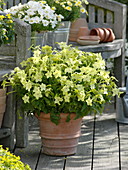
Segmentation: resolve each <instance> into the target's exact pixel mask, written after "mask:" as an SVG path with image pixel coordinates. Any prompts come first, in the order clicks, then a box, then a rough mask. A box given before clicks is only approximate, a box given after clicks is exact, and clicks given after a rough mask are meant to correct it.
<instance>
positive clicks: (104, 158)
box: [93, 113, 119, 170]
mask: <svg viewBox="0 0 128 170" xmlns="http://www.w3.org/2000/svg"><path fill="white" fill-rule="evenodd" d="M94 142H95V144H94V161H93V169H94V170H100V169H101V170H102V169H104V170H108V169H113V170H117V169H119V146H118V144H119V142H118V133H117V125H116V123H115V115H114V114H112V113H111V114H110V113H109V114H103V115H102V116H97V119H96V126H95V140H94Z"/></svg>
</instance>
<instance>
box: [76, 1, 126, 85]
mask: <svg viewBox="0 0 128 170" xmlns="http://www.w3.org/2000/svg"><path fill="white" fill-rule="evenodd" d="M88 2H89V5H88V6H87V7H86V9H87V11H88V16H86V19H87V22H88V26H89V29H90V30H91V29H93V28H97V27H99V28H111V29H112V30H113V32H114V34H115V37H116V39H115V40H114V41H113V42H109V43H100V44H98V45H91V46H79V49H81V50H84V51H88V52H100V53H101V54H102V57H103V58H104V59H108V58H114V75H115V77H116V78H117V79H118V81H119V82H118V85H119V86H123V85H124V66H125V43H126V18H127V7H126V5H124V4H121V3H118V2H116V1H112V0H88ZM82 17H85V15H82Z"/></svg>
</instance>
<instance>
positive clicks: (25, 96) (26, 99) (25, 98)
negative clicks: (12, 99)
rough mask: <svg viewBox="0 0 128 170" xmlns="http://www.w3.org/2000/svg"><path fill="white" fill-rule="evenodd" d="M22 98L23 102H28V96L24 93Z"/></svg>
mask: <svg viewBox="0 0 128 170" xmlns="http://www.w3.org/2000/svg"><path fill="white" fill-rule="evenodd" d="M22 100H23V101H24V103H29V96H27V95H26V94H25V95H24V96H23V97H22Z"/></svg>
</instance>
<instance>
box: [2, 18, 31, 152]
mask: <svg viewBox="0 0 128 170" xmlns="http://www.w3.org/2000/svg"><path fill="white" fill-rule="evenodd" d="M15 33H16V34H15V41H14V42H13V43H11V44H8V45H4V46H1V47H0V81H2V80H3V77H2V76H3V75H4V74H6V73H10V72H11V70H12V69H13V68H14V67H16V66H19V63H20V62H21V61H22V60H24V59H25V58H27V57H29V56H30V51H29V50H28V48H29V47H30V43H31V42H30V37H31V27H30V25H28V24H26V23H24V22H22V21H19V20H18V19H16V20H15ZM10 90H11V87H9V88H8V90H7V91H8V92H9V91H10ZM6 105H7V106H6V111H5V114H4V119H3V122H2V128H0V144H2V145H4V147H7V146H8V147H9V148H10V150H12V149H13V148H14V146H15V142H14V141H15V136H16V139H19V140H16V145H19V144H18V142H19V141H20V137H19V136H20V135H21V137H22V139H23V140H24V138H26V139H27V136H25V137H24V138H23V135H25V134H28V131H26V133H24V131H22V133H21V134H20V132H21V129H22V130H24V129H27V128H26V127H28V122H27V119H25V118H24V117H23V119H21V122H23V124H24V125H23V127H22V125H21V124H22V123H20V119H19V117H18V115H17V114H15V112H16V111H17V110H18V107H19V106H18V103H16V99H15V96H14V94H9V95H8V96H7V101H6ZM25 126H26V127H25ZM15 127H16V128H15ZM19 128H20V129H19ZM19 131H20V132H19ZM22 134H23V135H22ZM24 141H25V140H24ZM21 142H22V141H21ZM23 145H24V146H27V143H23V142H22V146H23Z"/></svg>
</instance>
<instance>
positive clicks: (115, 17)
mask: <svg viewBox="0 0 128 170" xmlns="http://www.w3.org/2000/svg"><path fill="white" fill-rule="evenodd" d="M27 1H28V0H22V3H25V2H27ZM5 2H7V5H6V6H5V7H4V8H10V7H11V6H13V5H15V4H18V3H19V2H21V1H20V0H16V1H15V0H5ZM88 2H89V5H88V6H87V7H86V9H87V11H88V16H87V17H86V16H85V15H82V17H86V18H87V22H88V26H89V29H92V28H95V27H106V28H108V27H109V28H112V30H113V31H114V33H115V36H116V40H114V41H113V42H110V43H101V44H98V45H91V46H78V47H79V49H80V50H84V51H88V52H100V53H101V54H102V56H103V58H105V59H108V58H114V74H115V76H116V77H117V79H118V80H119V83H118V85H119V86H123V85H124V65H125V61H124V59H125V41H126V40H125V38H126V5H123V4H120V3H117V2H115V1H111V0H88ZM16 23H17V24H16V25H17V26H16V44H15V46H14V47H8V46H7V47H4V48H3V47H1V48H0V55H1V56H2V57H3V56H9V57H7V58H9V59H10V58H11V57H12V56H15V57H14V58H15V59H14V60H15V61H14V63H15V66H18V65H19V63H20V61H22V60H23V59H25V58H26V57H29V54H28V51H27V49H28V47H29V45H30V35H31V29H30V26H28V25H27V24H25V23H23V22H20V23H19V22H16ZM5 49H9V53H8V54H6V52H7V51H8V50H5ZM11 53H14V54H13V55H11ZM4 70H8V63H6V69H4ZM1 73H2V72H1ZM9 100H10V99H9ZM11 104H13V102H12V103H11ZM17 106H19V104H17ZM8 107H9V106H8V105H7V108H8ZM7 110H8V109H7ZM16 110H18V107H16ZM10 112H11V113H7V111H6V114H5V115H7V118H5V119H4V123H3V127H2V128H3V129H4V127H5V128H6V127H8V126H7V124H8V123H7V122H11V128H12V127H13V126H12V122H15V124H16V128H15V129H16V146H17V147H25V146H26V145H27V141H28V120H27V118H26V117H23V119H19V118H18V117H16V121H14V120H13V121H12V120H9V119H8V115H9V114H11V116H12V115H13V114H14V112H15V111H14V112H13V111H10ZM22 116H23V115H22ZM6 119H7V120H6ZM5 122H6V123H5ZM9 128H10V127H9ZM8 133H10V132H8ZM0 135H1V132H0ZM13 139H14V138H13ZM0 143H3V144H5V143H7V145H9V137H8V138H3V139H2V140H1V139H0ZM5 145H6V144H5Z"/></svg>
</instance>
